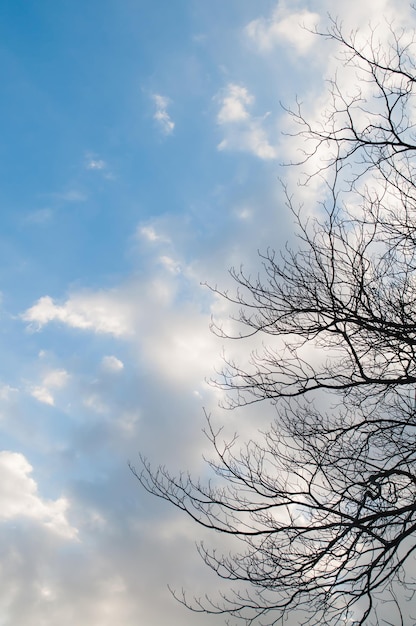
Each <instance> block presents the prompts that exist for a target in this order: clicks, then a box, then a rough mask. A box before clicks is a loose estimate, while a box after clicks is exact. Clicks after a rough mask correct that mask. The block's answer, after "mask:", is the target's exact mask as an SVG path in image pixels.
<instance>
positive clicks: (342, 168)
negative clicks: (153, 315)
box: [133, 21, 416, 626]
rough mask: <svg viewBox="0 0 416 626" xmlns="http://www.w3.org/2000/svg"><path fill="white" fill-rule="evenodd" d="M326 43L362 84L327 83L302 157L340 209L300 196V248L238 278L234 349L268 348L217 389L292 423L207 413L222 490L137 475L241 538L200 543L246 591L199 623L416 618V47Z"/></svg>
mask: <svg viewBox="0 0 416 626" xmlns="http://www.w3.org/2000/svg"><path fill="white" fill-rule="evenodd" d="M319 34H321V35H323V36H325V37H327V38H329V39H330V40H332V41H335V42H336V43H338V44H340V45H341V49H342V54H343V57H342V59H341V62H342V63H343V64H345V65H346V66H349V67H351V68H354V70H355V72H356V84H355V87H354V91H353V93H350V92H349V91H348V90H346V91H344V90H343V88H342V85H341V84H340V83H339V82H338V81H337V79H334V80H333V81H331V82H330V83H329V88H330V95H331V106H330V108H329V110H328V111H326V112H325V113H324V114H323V118H322V121H321V123H318V124H313V123H311V122H308V121H307V120H306V118H305V117H304V114H303V112H302V107H301V106H300V105H298V106H297V108H296V109H295V110H290V111H289V114H290V116H291V117H292V118H293V121H294V122H295V123H296V124H297V128H298V130H297V131H296V133H295V134H296V135H297V136H298V137H300V138H301V139H302V140H303V142H304V146H305V151H304V153H303V155H302V157H301V159H300V162H303V163H305V162H308V161H309V162H310V161H311V159H316V158H318V157H319V159H320V161H319V162H320V164H321V165H320V166H318V169H317V171H315V176H320V177H321V178H322V181H323V183H324V185H325V186H326V192H325V197H324V198H323V200H322V204H321V205H320V207H319V211H318V213H315V214H316V217H315V218H312V217H309V218H307V217H305V209H304V208H303V207H297V206H296V205H295V202H294V199H293V197H292V196H291V195H290V194H289V192H286V198H287V204H288V206H289V208H290V209H291V211H292V212H293V215H294V218H295V221H296V225H297V232H298V242H299V245H298V247H296V248H290V247H287V248H286V250H285V251H283V252H282V253H275V252H274V251H273V250H268V251H266V253H264V254H262V255H260V256H261V260H262V263H263V265H262V267H263V269H262V271H261V272H260V274H259V275H258V277H256V278H254V279H253V278H251V277H250V275H247V274H245V272H244V270H243V269H240V270H232V272H231V273H232V276H233V277H234V279H235V281H236V283H237V286H238V289H237V291H236V293H235V294H231V293H229V292H227V293H223V296H224V297H225V298H227V300H229V301H230V302H233V303H235V304H236V305H237V307H238V309H239V312H238V314H237V315H236V317H235V319H236V320H237V321H238V323H240V325H241V328H242V331H241V333H239V334H238V335H237V336H236V338H238V339H240V340H244V337H249V336H252V335H258V336H259V337H261V338H262V342H263V343H262V346H263V347H261V348H259V350H258V351H256V352H254V353H252V355H251V358H250V359H249V362H248V364H246V365H241V364H239V363H236V362H234V361H231V360H229V361H228V362H226V364H225V368H224V371H223V372H222V374H221V376H220V377H219V379H218V380H217V381H216V384H217V385H218V386H219V387H220V388H222V389H224V390H226V391H227V392H229V395H228V397H229V406H230V407H231V408H238V407H241V406H242V405H245V404H250V403H253V402H262V401H265V400H266V401H271V402H272V403H274V404H275V407H276V420H275V422H274V423H273V424H272V425H271V427H270V429H269V430H268V431H267V432H265V433H262V434H259V437H258V440H256V441H249V442H248V443H246V444H239V443H238V440H237V437H236V438H235V439H233V440H232V441H231V442H223V441H222V436H221V434H220V432H221V431H216V430H215V429H214V427H213V426H212V424H211V421H210V419H209V418H208V422H207V423H208V427H207V429H206V434H207V436H208V437H209V439H210V441H211V443H212V446H213V449H214V451H215V460H214V461H210V462H209V464H210V466H211V469H212V471H213V479H212V482H211V483H210V482H208V483H206V482H201V481H199V480H194V479H193V478H192V477H191V476H190V475H189V474H183V475H180V476H179V477H175V476H172V475H170V474H169V472H168V471H167V470H166V469H165V468H163V467H160V468H159V469H157V470H156V471H154V470H153V469H152V468H151V467H150V465H149V464H148V462H147V461H146V460H145V459H142V470H141V471H140V472H137V473H136V472H135V473H136V475H137V477H138V479H139V481H140V482H141V483H142V485H143V486H144V487H145V488H146V489H147V490H148V491H150V492H151V493H153V494H155V495H156V496H159V497H161V498H163V499H165V500H167V501H169V502H171V503H173V504H174V505H175V506H176V507H178V508H179V509H182V510H183V511H185V512H186V513H187V514H188V515H189V516H191V517H192V518H193V519H194V520H195V521H196V522H198V523H199V524H201V525H202V526H204V527H206V528H209V529H213V530H216V531H218V532H220V533H223V534H225V535H229V536H230V542H231V543H230V546H231V548H230V550H231V552H230V554H222V553H221V552H217V551H215V550H210V549H208V548H206V547H205V546H204V545H201V546H200V554H201V556H202V558H203V560H204V561H205V563H206V564H207V565H208V566H209V567H210V568H212V569H213V570H214V571H215V572H217V574H218V575H219V576H220V577H221V578H223V579H226V580H227V581H229V583H230V591H229V592H227V593H224V594H221V595H220V597H219V598H218V599H217V601H215V600H213V599H210V598H202V599H195V600H194V601H188V599H187V597H185V595H183V596H182V595H181V596H180V597H179V600H180V601H182V602H184V603H185V604H186V605H187V606H190V607H191V608H192V609H193V610H196V611H203V612H208V613H215V614H224V615H227V616H228V617H229V618H241V619H242V620H243V621H245V623H246V624H254V623H256V624H257V623H258V624H277V623H283V621H284V618H286V617H287V616H289V615H290V616H291V619H292V620H294V621H293V622H292V623H299V624H312V625H318V624H319V625H321V624H327V625H336V624H344V623H345V624H347V623H349V624H355V625H363V624H383V623H384V624H388V623H394V624H395V625H396V626H397V625H399V624H409V623H410V622H409V620H410V619H415V617H413V618H412V617H411V598H412V595H413V591H414V589H415V580H414V579H413V578H412V576H411V571H410V570H411V568H410V567H406V565H408V564H409V563H410V560H411V558H413V557H414V551H415V548H416V541H415V537H416V394H415V390H416V386H415V383H416V354H415V350H416V246H415V243H416V161H415V159H414V157H415V155H416V130H415V126H414V122H413V121H412V120H414V119H415V117H416V114H415V112H416V109H415V105H416V99H415V86H416V85H415V83H416V69H415V59H416V47H415V45H416V41H415V37H414V35H413V34H412V33H409V32H406V31H400V32H398V31H396V30H395V28H394V25H391V27H390V40H389V42H388V43H386V42H380V41H379V40H378V38H377V30H374V31H373V32H372V33H371V36H370V39H369V40H367V41H365V42H364V43H363V44H361V43H360V37H359V33H356V32H353V33H351V34H349V35H347V34H345V33H344V32H343V30H342V27H341V25H340V24H338V23H337V22H336V21H332V22H331V25H330V29H329V30H328V31H327V32H325V33H319ZM310 182H311V179H310V177H306V179H305V181H304V184H306V185H308V184H309V183H310ZM324 185H323V186H324ZM309 214H310V211H309ZM215 291H217V290H215ZM214 331H215V332H217V333H219V334H220V335H221V336H223V337H227V334H226V333H225V332H223V331H222V329H221V328H220V327H218V326H215V325H214ZM322 407H328V408H326V409H322ZM133 471H135V470H133ZM234 584H235V587H234V588H233V587H232V586H233V585H234ZM385 602H388V603H390V604H391V615H393V617H391V618H390V617H387V614H386V610H385V609H386V607H385V605H383V609H382V611H380V610H379V609H380V605H381V603H385ZM389 606H390V605H389ZM389 610H390V609H389ZM414 613H416V611H414ZM383 618H384V619H383ZM389 619H392V620H393V621H391V622H389V621H388V620H389ZM280 620H281V621H280Z"/></svg>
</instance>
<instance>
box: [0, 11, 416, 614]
mask: <svg viewBox="0 0 416 626" xmlns="http://www.w3.org/2000/svg"><path fill="white" fill-rule="evenodd" d="M328 11H330V12H332V13H333V14H336V15H339V16H340V17H341V18H342V19H344V21H345V25H346V28H347V29H349V28H355V27H359V28H361V29H362V30H363V33H364V35H365V30H366V28H368V24H369V22H370V21H373V23H374V21H375V22H380V20H382V18H383V17H384V16H387V17H388V18H389V17H391V18H393V19H395V20H396V23H398V24H404V25H408V24H409V22H411V23H414V22H413V21H412V20H414V16H413V14H412V12H411V10H410V6H409V4H408V3H407V2H405V1H404V0H372V1H371V2H370V1H369V2H366V3H363V2H359V0H351V2H349V3H348V6H345V9H344V8H343V7H342V6H340V7H335V6H334V3H332V2H331V0H309V1H303V0H295V1H293V2H289V1H287V2H276V1H271V0H256V2H253V1H252V0H209V2H204V1H202V0H177V1H176V0H159V1H157V2H155V0H88V2H81V1H78V0H59V1H58V2H57V1H56V0H38V1H37V2H27V1H25V0H3V2H2V3H1V6H0V67H1V74H2V77H1V83H2V97H1V99H0V119H1V135H0V161H1V167H0V206H1V213H0V220H1V228H0V291H1V308H0V315H1V317H0V319H1V327H0V328H1V330H0V346H1V353H2V359H1V361H0V429H1V447H0V473H1V475H2V480H1V481H0V546H1V551H2V559H1V563H0V590H1V591H0V625H1V626H12V625H13V626H14V625H16V624H19V625H20V626H29V624H30V625H31V626H32V625H33V624H42V625H44V626H52V625H55V624H57V623H59V624H60V625H61V626H70V625H73V624H78V625H81V626H82V625H83V624H88V625H89V626H110V624H111V625H113V624H119V625H120V626H133V624H134V625H137V624H146V625H147V626H163V625H164V624H169V626H179V625H181V626H188V625H189V626H191V625H192V626H195V625H196V624H197V623H201V624H209V623H211V624H215V625H217V626H218V625H219V624H223V620H222V618H220V619H216V618H215V617H214V618H207V617H205V616H195V615H193V614H189V613H188V612H187V611H186V610H185V609H184V608H183V607H181V606H180V605H178V604H177V603H175V601H174V600H173V599H172V598H171V596H170V594H169V592H168V591H167V584H168V583H170V584H172V586H175V585H176V586H177V587H179V588H181V587H182V586H185V587H188V588H190V589H191V591H193V590H194V591H195V592H196V593H198V591H200V592H205V590H208V591H209V590H212V591H213V592H215V589H216V588H217V584H218V583H217V581H216V579H215V577H214V576H212V575H210V573H209V572H207V571H206V570H205V568H204V566H203V564H202V563H200V560H199V558H198V556H197V554H196V552H195V549H194V542H195V541H196V540H197V539H198V538H200V537H201V536H202V535H201V533H199V532H198V529H197V528H194V527H193V526H192V524H190V522H189V521H188V520H186V519H183V518H182V517H181V516H180V515H179V514H178V513H177V512H176V511H174V510H171V509H170V508H169V507H167V506H163V504H162V503H160V502H157V501H154V500H153V499H151V498H150V497H148V496H147V495H146V494H144V493H143V492H142V491H141V490H140V489H139V486H138V484H137V483H136V482H135V480H134V479H133V477H132V475H131V473H130V472H129V469H128V465H127V464H128V461H129V460H130V461H132V462H133V463H134V461H135V459H137V457H138V453H139V451H141V452H144V453H146V454H147V455H148V456H149V457H150V458H151V459H152V460H153V461H154V462H155V463H158V462H162V463H164V462H166V463H167V464H168V465H170V466H172V467H173V468H181V467H182V468H188V467H190V468H194V470H195V471H196V472H198V471H199V472H203V471H204V469H203V465H202V461H201V455H202V453H203V452H204V451H206V447H207V444H206V442H205V440H204V438H203V436H202V434H201V429H202V427H203V407H205V408H207V410H209V411H211V412H212V413H213V415H214V416H215V419H216V420H217V421H218V423H222V422H224V423H226V425H227V428H228V427H230V429H231V430H233V429H234V428H235V427H238V428H239V430H240V431H241V432H242V433H243V436H245V435H246V434H247V435H248V434H249V433H251V432H252V431H253V429H254V430H255V429H256V428H257V427H258V425H261V423H264V422H267V420H268V419H270V417H271V409H270V408H269V407H263V408H262V409H261V411H259V409H256V410H255V409H252V410H251V411H248V410H247V411H245V412H244V411H243V412H242V414H239V415H238V416H237V415H236V414H232V415H230V414H229V413H224V411H222V410H221V409H219V408H218V401H219V400H220V396H221V394H220V392H219V391H218V390H215V389H213V388H212V387H210V386H208V385H207V384H206V382H205V381H206V378H209V377H210V376H212V374H213V372H214V370H215V367H218V366H219V365H220V362H221V361H220V356H221V352H222V349H223V341H222V340H220V339H218V338H216V337H215V336H213V335H212V334H211V333H210V331H209V322H210V317H211V314H214V315H215V316H216V317H217V318H219V319H223V320H224V322H225V323H227V319H228V316H229V313H230V307H229V305H228V304H227V303H225V302H223V301H221V300H220V299H219V298H217V297H215V296H214V295H213V294H212V293H211V292H210V291H209V290H208V289H206V288H204V287H202V286H201V282H208V283H210V284H211V285H215V284H218V285H220V286H221V287H223V288H227V287H228V286H230V284H231V281H230V278H229V275H228V273H227V271H228V268H229V267H230V266H232V265H237V266H239V265H240V263H244V265H245V267H247V268H248V269H249V270H250V271H252V272H256V271H257V269H258V267H259V261H258V259H257V250H258V249H262V248H263V249H264V248H266V247H267V246H272V247H274V248H276V249H277V250H278V249H279V248H280V247H282V246H283V245H284V243H285V241H286V240H287V239H290V237H291V236H292V225H291V218H290V215H289V214H288V211H287V209H286V208H285V206H284V200H283V197H282V192H281V186H280V183H279V181H278V179H279V177H282V176H283V177H285V178H286V179H287V180H288V182H289V184H290V185H293V188H295V189H296V177H297V176H298V174H299V172H293V171H292V170H288V169H285V168H282V167H281V163H282V162H287V161H289V160H290V159H291V158H295V155H296V150H297V149H298V148H299V145H298V143H297V142H296V139H291V138H289V137H287V136H285V135H284V134H283V135H282V132H283V133H284V132H285V131H287V130H289V129H290V124H289V120H288V117H287V115H286V114H285V113H284V111H283V110H282V108H281V106H280V104H279V102H281V101H282V102H284V103H285V104H289V105H290V104H291V103H293V102H294V99H295V96H296V94H298V95H299V97H300V98H301V99H302V100H303V101H304V102H305V107H306V112H309V114H310V115H312V116H314V115H317V113H318V112H319V110H320V107H322V106H323V103H324V99H325V96H324V95H323V94H324V93H325V88H324V87H325V84H324V79H325V77H328V76H331V75H332V73H333V70H334V68H335V67H336V60H335V55H336V50H334V49H333V48H330V47H328V44H326V43H325V42H324V41H323V40H322V39H319V38H316V37H313V36H312V35H310V34H309V33H308V32H306V31H305V30H302V29H301V28H300V26H299V24H300V23H303V24H306V25H307V26H312V25H313V24H319V25H321V26H322V27H324V26H325V23H326V20H327V13H328ZM318 193H319V189H318V188H312V189H309V190H300V191H299V194H300V196H301V198H302V199H303V200H304V201H306V202H311V203H313V202H314V201H316V199H317V194H318ZM302 194H303V195H302ZM314 194H315V196H314ZM226 349H228V347H227V346H226ZM232 350H234V351H235V352H236V354H237V356H238V357H239V358H242V359H244V358H246V357H247V354H248V352H249V346H247V345H246V344H245V345H242V344H238V346H236V345H233V347H232ZM256 411H257V412H256Z"/></svg>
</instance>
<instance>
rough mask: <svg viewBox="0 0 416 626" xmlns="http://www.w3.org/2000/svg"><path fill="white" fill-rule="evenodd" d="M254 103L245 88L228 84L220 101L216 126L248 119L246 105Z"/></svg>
mask: <svg viewBox="0 0 416 626" xmlns="http://www.w3.org/2000/svg"><path fill="white" fill-rule="evenodd" d="M253 102H254V97H253V96H252V95H251V94H250V93H249V92H248V90H247V89H246V88H245V87H242V86H241V85H236V84H234V83H230V84H229V85H228V87H227V89H226V92H225V95H224V96H223V98H222V101H221V108H220V110H219V112H218V115H217V122H218V124H227V123H229V122H241V120H246V119H247V118H248V117H249V113H248V111H247V109H246V105H250V104H252V103H253Z"/></svg>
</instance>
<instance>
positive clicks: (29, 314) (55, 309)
mask: <svg viewBox="0 0 416 626" xmlns="http://www.w3.org/2000/svg"><path fill="white" fill-rule="evenodd" d="M21 318H22V319H23V320H24V321H25V322H28V323H29V326H30V327H32V328H35V329H37V330H38V329H41V328H42V327H43V326H45V325H46V324H49V323H50V322H61V323H63V324H66V325H67V326H70V327H72V328H79V329H82V330H92V331H93V332H95V333H103V334H109V335H113V336H115V337H122V336H124V335H128V334H129V333H130V332H131V331H132V319H131V311H130V309H129V307H128V306H126V305H125V303H124V302H122V301H121V300H120V297H119V294H116V293H114V292H111V291H108V292H104V291H103V292H96V293H80V294H76V295H74V296H72V297H70V298H69V299H68V300H67V301H66V302H64V304H62V305H60V304H57V303H55V302H54V300H53V299H52V298H51V297H50V296H43V297H42V298H39V300H38V301H37V302H36V303H35V304H34V305H33V306H32V307H30V308H29V309H27V310H26V311H25V312H24V313H22V314H21Z"/></svg>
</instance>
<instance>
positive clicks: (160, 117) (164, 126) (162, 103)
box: [152, 93, 175, 135]
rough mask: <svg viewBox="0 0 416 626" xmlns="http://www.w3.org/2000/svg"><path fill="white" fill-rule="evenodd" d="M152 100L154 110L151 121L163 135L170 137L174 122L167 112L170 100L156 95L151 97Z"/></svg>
mask: <svg viewBox="0 0 416 626" xmlns="http://www.w3.org/2000/svg"><path fill="white" fill-rule="evenodd" d="M152 99H153V103H154V106H155V109H156V110H155V112H154V114H153V119H154V120H155V121H156V122H157V124H158V126H159V128H160V130H161V131H162V133H163V134H164V135H171V134H172V133H173V130H174V128H175V122H174V121H173V120H172V118H171V117H170V115H169V113H168V111H167V109H168V106H169V104H170V102H171V101H170V99H169V98H167V97H166V96H161V95H160V94H157V93H155V94H153V95H152Z"/></svg>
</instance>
